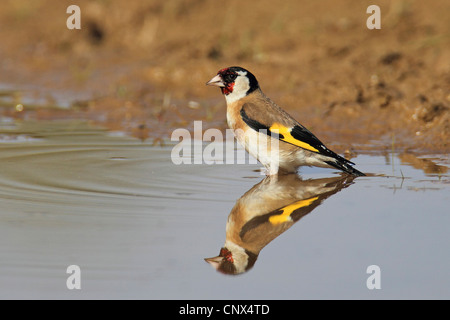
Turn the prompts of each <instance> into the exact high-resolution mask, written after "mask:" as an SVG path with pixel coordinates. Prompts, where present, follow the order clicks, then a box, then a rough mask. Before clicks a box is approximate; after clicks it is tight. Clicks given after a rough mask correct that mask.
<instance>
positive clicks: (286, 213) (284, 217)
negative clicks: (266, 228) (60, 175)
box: [269, 197, 319, 224]
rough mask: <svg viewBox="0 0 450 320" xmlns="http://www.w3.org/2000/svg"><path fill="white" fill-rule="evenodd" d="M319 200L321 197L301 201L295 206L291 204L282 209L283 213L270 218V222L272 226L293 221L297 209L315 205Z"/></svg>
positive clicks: (295, 203)
mask: <svg viewBox="0 0 450 320" xmlns="http://www.w3.org/2000/svg"><path fill="white" fill-rule="evenodd" d="M317 199H319V197H314V198H309V199H306V200H300V201H297V202H294V203H293V204H290V205H288V206H286V207H284V208H283V209H282V210H283V213H281V214H277V215H274V216H271V217H269V222H270V223H271V224H280V223H283V222H288V221H291V220H292V218H291V214H292V212H294V211H295V210H297V209H300V208H303V207H307V206H309V205H310V204H311V203H313V202H314V201H316V200H317Z"/></svg>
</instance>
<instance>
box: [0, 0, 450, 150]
mask: <svg viewBox="0 0 450 320" xmlns="http://www.w3.org/2000/svg"><path fill="white" fill-rule="evenodd" d="M71 4H76V5H78V6H79V7H80V9H81V30H69V29H67V27H66V20H67V18H68V17H69V14H67V13H66V9H67V7H68V6H69V5H71ZM371 4H376V5H378V6H379V7H380V8H381V30H369V29H367V27H366V20H367V18H368V17H369V14H367V13H366V9H367V7H368V6H369V5H371ZM0 41H1V47H0V68H1V71H0V84H1V85H2V88H3V90H2V94H1V95H2V97H3V98H2V102H1V111H0V112H1V114H2V115H5V116H10V117H16V118H36V119H55V118H67V117H76V118H78V117H80V118H85V119H89V120H91V121H93V122H95V123H96V124H101V125H104V126H106V127H108V128H110V129H118V130H124V131H126V132H127V133H129V134H132V135H135V136H138V137H140V138H142V139H145V138H147V137H148V138H150V139H154V140H155V141H160V139H166V138H168V137H170V133H171V132H172V130H173V129H175V128H178V127H186V128H191V127H192V121H193V120H203V121H205V125H204V129H206V128H207V127H218V128H222V129H225V128H226V123H225V101H224V99H223V97H221V95H220V92H219V90H217V89H215V88H211V87H206V86H205V82H206V81H207V80H209V79H210V78H211V77H212V76H214V75H215V74H216V73H217V71H218V70H219V69H221V68H224V67H227V66H231V65H239V66H242V67H244V68H247V69H249V70H250V71H251V72H252V73H254V74H255V76H256V77H257V78H258V80H259V82H260V85H261V88H262V89H263V91H265V92H266V94H267V95H269V96H270V97H271V98H272V99H273V100H274V101H275V102H277V103H278V104H280V105H281V106H283V107H284V108H285V109H287V110H288V111H289V112H290V113H291V114H292V115H293V116H294V117H295V118H297V120H299V121H300V122H301V123H302V124H304V125H305V126H307V127H308V128H310V129H311V130H313V131H314V132H315V133H316V134H317V136H318V137H319V138H320V139H322V140H323V141H324V142H325V143H326V144H328V145H330V146H334V147H335V148H337V151H340V150H339V148H341V151H342V150H344V149H345V148H349V147H353V148H355V149H373V148H375V149H380V148H381V149H383V148H391V146H392V144H393V143H394V142H395V147H396V148H402V149H411V150H415V151H423V152H430V151H432V152H448V150H449V149H448V140H449V136H450V124H449V108H450V1H448V0H433V1H413V0H398V1H350V0H341V1H331V0H323V1H294V0H286V1H273V0H271V1H269V0H259V1H238V0H229V1H226V2H223V1H212V0H165V1H164V0H154V1H139V2H138V1H112V0H99V1H92V0H91V1H71V2H69V1H50V0H33V1H28V0H14V1H13V0H4V1H1V2H0ZM25 98H27V99H25ZM17 104H22V105H23V110H21V109H20V108H19V109H18V108H16V107H15V106H17ZM61 104H66V105H67V106H70V108H69V109H61V108H58V106H59V105H61Z"/></svg>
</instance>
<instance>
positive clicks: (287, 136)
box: [269, 123, 319, 152]
mask: <svg viewBox="0 0 450 320" xmlns="http://www.w3.org/2000/svg"><path fill="white" fill-rule="evenodd" d="M269 130H270V131H272V132H274V133H277V134H280V135H283V138H280V140H282V141H285V142H288V143H291V144H293V145H295V146H298V147H300V148H303V149H306V150H309V151H313V152H319V150H317V149H316V148H314V147H312V146H311V145H309V144H308V143H306V142H303V141H300V140H297V139H295V138H294V137H293V136H292V135H291V130H290V128H287V127H285V126H283V125H281V124H279V123H274V124H273V125H272V126H271V127H270V128H269Z"/></svg>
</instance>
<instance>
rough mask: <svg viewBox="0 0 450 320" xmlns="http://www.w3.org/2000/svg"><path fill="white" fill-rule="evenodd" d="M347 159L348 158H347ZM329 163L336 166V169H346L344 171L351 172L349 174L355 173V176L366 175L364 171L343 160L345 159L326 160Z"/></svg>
mask: <svg viewBox="0 0 450 320" xmlns="http://www.w3.org/2000/svg"><path fill="white" fill-rule="evenodd" d="M346 161H347V160H346ZM325 162H326V163H327V164H329V165H330V166H332V167H334V168H336V169H339V170H342V171H344V172H347V173H349V174H352V175H354V176H357V177H362V176H365V174H364V173H362V172H361V171H358V170H356V169H355V168H353V167H352V166H351V165H350V164H349V163H350V162H349V161H348V162H349V163H345V162H343V161H339V160H337V161H325Z"/></svg>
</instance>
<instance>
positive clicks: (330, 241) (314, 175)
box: [0, 119, 450, 299]
mask: <svg viewBox="0 0 450 320" xmlns="http://www.w3.org/2000/svg"><path fill="white" fill-rule="evenodd" d="M171 151H172V146H166V147H154V146H151V145H150V144H147V143H142V142H141V141H139V140H136V139H132V138H128V137H124V136H121V135H118V134H113V133H111V132H107V131H105V130H103V129H100V128H95V127H91V126H89V125H88V124H87V123H85V122H77V121H70V122H23V123H17V122H15V121H7V119H6V120H3V121H2V122H1V123H0V208H1V211H0V257H1V260H0V298H2V299H9V298H42V299H50V298H61V299H91V298H98V299H107V298H117V299H127V298H139V299H316V298H319V299H321V298H326V299H328V298H343V299H345V298H360V299H390V298H402V299H409V298H438V299H439V298H445V299H448V298H450V289H449V287H450V280H449V272H448V270H449V269H450V257H449V254H448V253H449V251H450V250H449V249H450V248H449V247H450V242H449V241H448V231H449V227H448V226H449V225H450V224H449V223H450V219H449V217H450V215H449V210H448V203H449V189H450V185H449V181H450V179H449V174H448V167H449V158H448V156H447V155H445V156H443V155H430V156H427V157H423V156H422V157H417V156H414V155H411V154H395V153H394V154H391V153H385V154H384V155H375V154H373V155H359V156H357V157H356V158H354V159H352V160H353V161H354V162H356V163H357V168H358V169H359V170H361V171H363V172H366V173H370V175H369V176H367V177H360V178H357V179H354V180H351V179H347V178H344V177H342V176H340V175H339V174H337V173H336V172H335V171H334V170H327V169H320V168H304V169H302V170H301V178H296V177H293V176H288V177H286V178H280V179H279V180H278V181H273V180H268V179H266V180H264V181H263V178H264V177H263V176H262V175H261V174H260V173H259V172H258V170H259V165H257V164H241V165H238V164H234V165H230V164H228V165H224V164H216V165H206V164H199V165H179V166H177V165H174V164H173V163H172V161H171V158H170V155H171ZM293 186H294V188H293ZM248 191H249V192H248ZM241 197H242V198H241ZM237 201H238V203H239V204H240V208H241V209H240V210H241V211H239V210H234V211H233V212H234V213H233V214H232V215H233V217H234V218H236V217H240V218H239V219H241V220H243V221H244V222H249V221H252V223H249V224H247V226H246V228H243V229H245V234H247V235H252V237H250V238H251V239H248V241H247V243H245V245H248V246H249V247H252V248H253V249H254V248H255V247H258V250H261V251H260V254H259V256H258V258H257V260H256V262H255V263H254V266H253V268H251V269H249V270H247V271H246V272H243V273H242V274H240V275H225V274H222V273H219V272H216V271H215V270H214V268H212V267H211V266H210V265H209V264H208V263H206V262H205V260H204V258H207V257H214V256H216V255H217V254H218V253H219V250H220V248H221V247H222V246H223V244H224V242H225V234H226V233H225V228H226V225H227V219H228V215H229V214H230V212H231V211H232V209H233V207H234V206H235V204H236V203H237ZM289 205H291V206H290V207H289ZM287 207H289V208H290V209H292V210H293V211H292V213H291V215H290V217H286V214H287V211H288V210H287V209H286V208H287ZM280 208H284V209H286V210H284V213H285V216H283V215H282V212H283V210H281V211H278V212H276V209H280ZM243 212H244V213H245V214H244V213H243ZM270 212H272V214H271V216H278V217H275V219H272V220H271V219H269V218H270V217H268V216H267V219H265V220H264V221H262V220H261V219H259V218H258V216H259V217H260V216H263V215H264V214H269V213H270ZM254 218H255V219H254ZM236 219H237V218H236ZM252 219H254V220H252ZM258 219H259V220H258ZM297 219H299V220H298V221H297ZM255 221H256V222H255ZM274 221H275V222H274ZM249 226H250V227H249ZM234 227H235V228H238V229H239V228H240V227H237V226H234ZM229 228H232V227H231V226H229ZM258 228H259V229H258ZM238 231H239V230H238ZM252 232H253V233H252ZM270 235H271V236H270ZM69 265H78V266H79V267H80V269H81V289H80V290H76V289H74V290H69V289H68V288H67V287H66V280H67V278H68V277H69V276H70V275H69V274H67V273H66V270H67V267H68V266H69ZM370 265H377V266H379V268H380V271H381V273H380V277H379V280H380V283H381V289H373V290H369V289H368V288H367V285H366V281H367V279H368V277H369V276H370V274H368V273H367V272H366V271H367V267H368V266H370Z"/></svg>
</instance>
